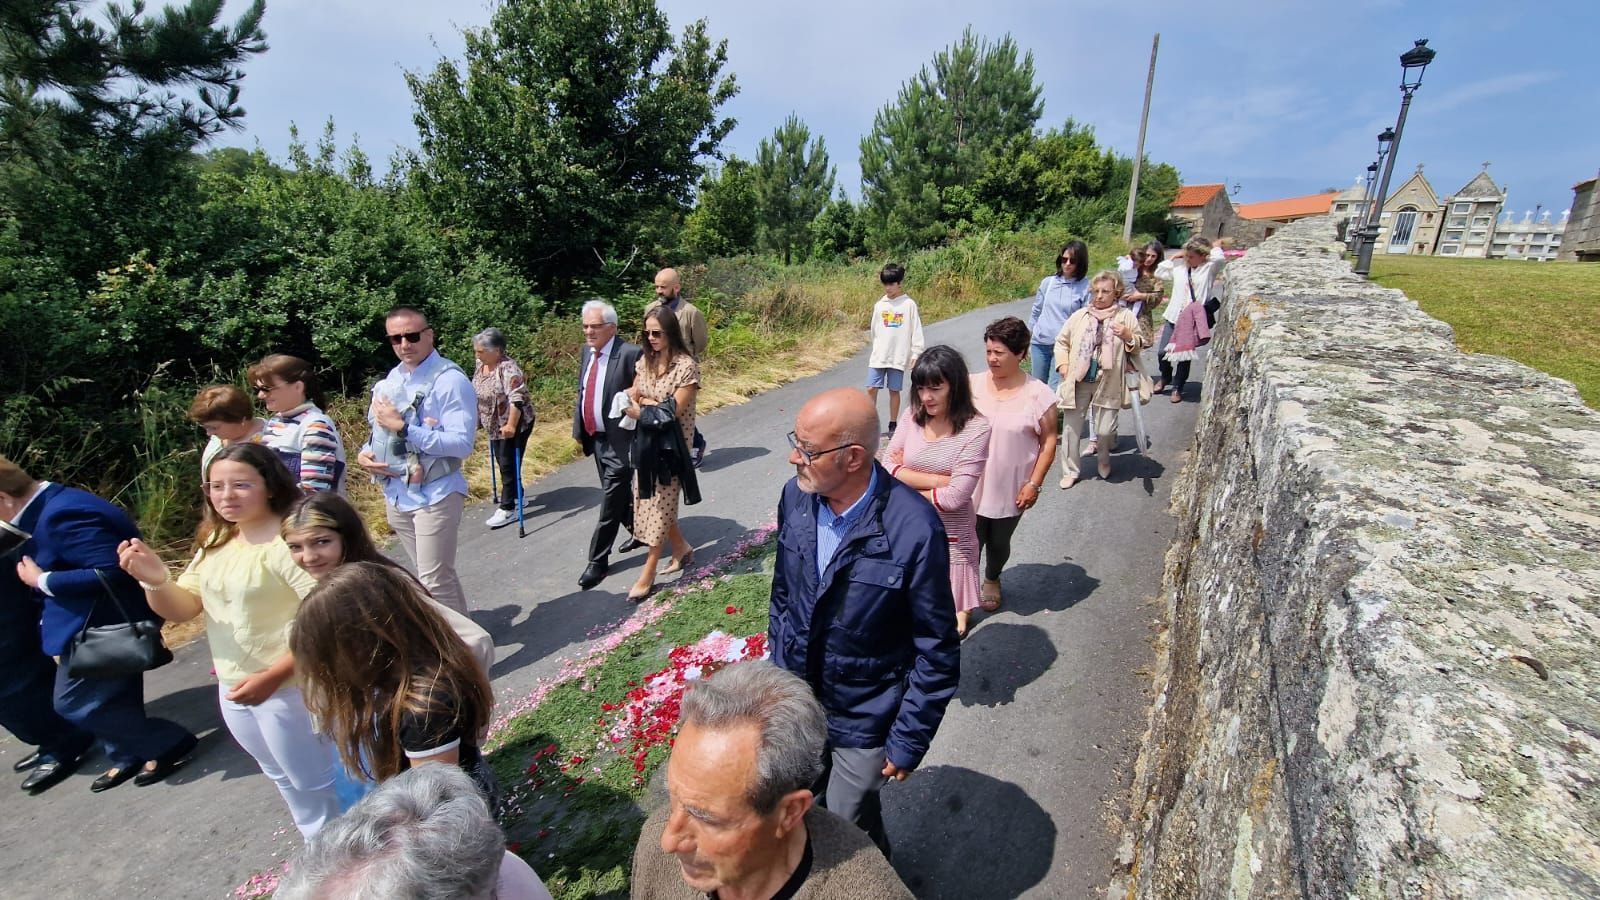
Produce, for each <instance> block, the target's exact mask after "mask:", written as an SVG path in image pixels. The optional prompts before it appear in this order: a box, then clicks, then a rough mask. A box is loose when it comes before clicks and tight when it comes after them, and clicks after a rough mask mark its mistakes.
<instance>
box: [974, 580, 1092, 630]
mask: <svg viewBox="0 0 1600 900" xmlns="http://www.w3.org/2000/svg"><path fill="white" fill-rule="evenodd" d="M1000 583H1001V584H1002V585H1004V587H1005V606H1003V607H1002V608H1001V611H1002V612H1012V613H1015V614H1017V615H1019V616H1031V615H1033V614H1034V613H1037V612H1041V611H1043V610H1052V611H1055V612H1060V611H1062V610H1065V609H1071V608H1072V607H1074V606H1076V605H1078V603H1079V602H1081V601H1082V600H1083V599H1084V598H1085V597H1088V596H1089V595H1090V594H1093V593H1094V591H1095V588H1097V587H1099V586H1100V579H1098V578H1092V577H1090V575H1089V573H1088V572H1086V571H1084V568H1083V566H1080V565H1078V564H1077V563H1072V562H1062V563H1058V564H1056V565H1053V566H1047V565H1044V564H1042V563H1022V564H1020V565H1015V566H1010V567H1008V568H1007V569H1006V570H1005V571H1004V572H1002V573H1001V575H1000ZM976 636H977V634H976V633H974V635H973V637H976Z"/></svg>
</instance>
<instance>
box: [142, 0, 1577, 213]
mask: <svg viewBox="0 0 1600 900" xmlns="http://www.w3.org/2000/svg"><path fill="white" fill-rule="evenodd" d="M658 2H659V3H660V5H661V7H662V8H663V9H664V10H665V11H666V13H667V15H668V16H669V18H670V19H671V20H672V22H673V25H674V28H675V30H676V29H679V28H681V27H682V25H683V24H685V23H687V22H689V21H691V20H693V19H695V18H701V17H703V18H706V19H707V20H708V21H709V23H710V31H711V33H712V35H713V36H715V37H722V38H727V39H728V44H729V47H728V52H729V60H730V64H729V67H730V69H731V70H732V71H733V72H734V73H735V75H736V76H737V77H738V81H739V84H740V86H741V90H740V93H739V96H738V97H737V98H735V99H734V100H733V101H732V102H731V103H730V104H729V105H728V107H727V108H726V112H727V113H728V114H730V115H732V116H734V117H736V118H737V119H738V120H739V126H738V127H737V128H736V129H735V130H734V132H733V134H732V135H731V136H730V138H729V140H728V141H727V142H726V144H725V149H726V150H728V151H731V152H735V153H738V154H739V155H741V156H745V157H750V156H753V155H754V151H755V147H756V145H757V143H758V142H759V141H760V140H761V138H762V137H764V136H766V135H767V134H770V133H771V131H772V129H773V127H774V126H776V125H777V124H778V123H779V122H781V121H782V120H783V118H784V116H786V115H787V114H788V113H789V112H791V111H793V112H795V113H797V114H798V115H799V116H800V117H801V118H802V119H803V120H805V121H806V123H807V124H808V125H810V126H811V129H812V131H813V133H819V134H821V135H823V136H824V137H825V138H826V140H827V145H828V149H829V152H830V154H831V156H832V158H833V160H834V162H835V163H836V164H837V166H838V169H839V179H840V182H841V184H843V185H844V186H845V187H846V189H847V190H849V191H850V192H851V194H852V195H854V194H856V193H857V192H858V190H859V185H858V182H859V167H858V163H857V157H858V154H859V151H858V144H859V140H860V137H861V135H862V134H864V133H865V132H866V131H868V130H869V129H870V128H871V127H872V118H873V114H874V113H875V112H876V111H877V110H878V108H879V107H881V106H882V105H883V104H885V103H886V102H889V101H890V100H892V99H893V98H894V96H895V93H896V91H897V90H898V88H899V86H900V84H901V83H902V82H903V81H905V80H906V79H907V78H909V77H911V76H912V75H913V74H914V73H915V72H916V70H917V68H918V67H919V66H921V65H922V64H924V63H925V62H927V61H928V60H930V59H931V58H932V57H933V54H934V53H936V52H937V51H938V50H939V49H940V48H942V47H944V46H946V45H947V44H949V43H951V42H953V41H955V40H956V39H957V38H959V36H960V34H961V31H962V29H963V28H964V27H965V26H967V25H968V24H971V25H972V26H973V28H974V30H975V31H976V32H977V33H979V34H981V35H985V36H989V37H999V36H1001V35H1004V34H1007V33H1009V34H1010V35H1011V36H1012V37H1013V38H1015V39H1016V40H1017V42H1018V43H1019V44H1020V45H1021V46H1022V48H1023V49H1025V50H1030V51H1032V53H1033V56H1034V63H1035V66H1036V68H1037V72H1038V77H1039V81H1040V83H1041V84H1042V86H1043V88H1044V92H1043V96H1044V118H1043V119H1042V121H1041V124H1043V125H1050V124H1057V123H1059V122H1061V121H1062V120H1064V119H1066V118H1067V117H1069V116H1070V117H1072V118H1074V119H1076V120H1078V121H1079V122H1082V123H1087V124H1089V125H1092V126H1093V127H1094V129H1095V132H1096V134H1097V135H1098V136H1099V138H1100V139H1101V141H1102V142H1103V143H1108V144H1110V145H1111V146H1114V147H1116V148H1118V149H1119V150H1121V151H1123V152H1125V153H1131V152H1132V150H1133V147H1134V144H1135V141H1136V139H1137V136H1138V127H1139V105H1140V102H1141V99H1142V93H1143V90H1144V75H1145V68H1146V64H1147V62H1148V54H1149V49H1150V38H1151V36H1152V34H1153V33H1154V32H1156V31H1159V32H1160V33H1161V52H1160V58H1159V60H1158V62H1157V69H1156V88H1155V97H1154V101H1153V103H1152V107H1151V113H1150V133H1149V136H1148V138H1147V140H1146V152H1147V153H1148V154H1149V155H1150V157H1151V158H1152V159H1155V160H1159V161H1165V162H1170V163H1172V164H1174V165H1176V166H1177V167H1178V168H1179V170H1180V171H1181V172H1182V173H1183V175H1184V180H1185V181H1186V182H1187V183H1203V182H1219V181H1220V182H1224V183H1226V184H1228V185H1230V187H1231V186H1232V185H1234V184H1236V183H1237V184H1238V185H1239V190H1238V192H1237V193H1236V195H1235V201H1236V202H1251V201H1256V200H1268V199H1273V198H1277V197H1286V196H1294V195H1297V194H1306V193H1312V192H1315V191H1317V190H1320V189H1322V188H1325V187H1338V188H1343V187H1346V186H1348V185H1349V184H1350V183H1351V182H1352V181H1353V180H1354V178H1355V176H1356V175H1357V174H1359V173H1361V172H1363V171H1364V170H1365V168H1366V165H1367V163H1368V162H1370V161H1371V160H1372V158H1373V156H1374V153H1375V149H1376V135H1377V133H1378V132H1379V131H1381V130H1382V129H1383V128H1384V127H1385V126H1386V125H1390V124H1392V123H1393V122H1394V118H1395V116H1396V114H1397V112H1398V110H1399V105H1400V91H1399V80H1400V65H1399V61H1398V58H1399V55H1400V53H1402V52H1403V51H1405V50H1406V49H1408V48H1409V47H1410V46H1411V42H1412V40H1413V39H1415V38H1422V37H1425V38H1428V39H1429V45H1430V46H1431V47H1433V48H1435V49H1436V50H1437V51H1438V54H1439V55H1438V58H1437V59H1436V60H1435V61H1434V64H1433V65H1432V66H1431V67H1429V69H1428V72H1427V75H1426V79H1425V81H1424V83H1423V85H1422V88H1421V90H1419V91H1418V93H1417V96H1416V99H1415V100H1414V101H1413V103H1412V107H1411V114H1410V117H1409V119H1408V121H1407V124H1406V130H1405V134H1404V136H1403V140H1402V146H1401V148H1400V153H1399V156H1398V157H1397V160H1396V166H1395V179H1394V185H1398V184H1399V182H1400V181H1401V180H1402V179H1403V178H1404V177H1405V175H1406V174H1408V173H1409V172H1411V171H1412V170H1413V169H1414V168H1415V167H1416V165H1417V164H1418V163H1419V162H1420V163H1425V164H1426V169H1425V172H1426V174H1427V175H1428V177H1429V180H1430V181H1431V182H1432V183H1433V185H1434V188H1435V189H1436V190H1437V191H1438V192H1439V193H1440V194H1441V195H1443V194H1448V193H1451V192H1454V191H1455V190H1457V189H1459V188H1460V187H1461V186H1462V185H1464V184H1465V183H1466V182H1467V181H1468V180H1469V179H1471V178H1472V177H1473V175H1475V174H1476V173H1477V172H1478V171H1479V170H1480V164H1481V163H1483V162H1485V161H1488V162H1492V164H1493V165H1492V166H1491V168H1490V174H1491V176H1492V177H1493V178H1494V179H1495V180H1496V182H1497V183H1499V184H1501V185H1502V186H1503V187H1506V188H1508V189H1509V191H1510V198H1509V205H1510V206H1511V208H1513V209H1515V210H1518V211H1519V212H1520V211H1521V210H1525V209H1532V208H1533V207H1534V205H1535V204H1539V205H1542V206H1543V207H1544V208H1545V209H1554V210H1556V211H1557V213H1558V214H1559V211H1560V210H1563V209H1565V208H1567V206H1569V205H1570V203H1571V199H1572V185H1573V184H1574V183H1575V182H1577V181H1580V180H1583V179H1586V178H1589V177H1592V176H1594V175H1595V174H1596V172H1597V170H1600V54H1597V53H1595V51H1594V41H1595V38H1596V36H1597V35H1600V2H1594V0H1558V2H1549V3H1545V4H1539V5H1524V4H1517V3H1512V2H1507V0H1502V2H1497V3H1487V2H1457V3H1444V2H1404V0H1339V2H1325V0H1324V2H1300V0H1289V2H1274V0H1258V2H1238V0H1216V2H1210V3H1194V2H1181V3H1178V2H1166V0H1155V2H1142V3H1128V2H1121V3H1109V2H1102V0H1088V2H1085V0H1073V2H1069V3H1062V2H1059V0H1057V2H1041V0H1011V2H1008V0H992V2H989V3H983V4H975V3H971V2H956V0H919V2H909V0H854V2H844V0H812V2H810V3H808V4H805V5H804V6H802V5H800V4H792V3H761V2H750V0H658ZM158 5H159V0H156V2H153V3H152V6H158ZM242 6H243V3H242V2H241V0H230V3H229V5H228V8H227V9H228V12H230V13H234V14H236V13H237V10H239V9H240V8H242ZM1524 10H1534V12H1532V13H1529V12H1525V11H1524ZM488 19H489V6H488V5H487V4H486V3H483V2H482V0H469V2H465V3H446V2H438V0H383V2H380V0H268V6H267V17H266V21H265V28H266V31H267V35H268V41H269V43H270V44H271V46H272V49H271V50H270V51H268V52H267V53H266V54H265V55H263V56H262V57H259V58H258V59H256V60H255V61H254V62H252V63H251V64H250V65H249V67H248V69H247V72H248V77H247V78H246V80H245V84H244V89H243V96H242V98H241V99H242V103H243V104H244V106H245V107H246V108H247V110H248V115H247V117H246V121H247V125H246V128H245V130H244V131H242V132H238V133H234V134H230V135H227V136H225V137H224V138H223V139H222V140H221V143H223V144H231V145H237V146H244V147H251V146H255V145H256V144H257V143H259V144H260V146H261V147H263V148H264V149H265V150H266V151H267V152H268V153H270V154H272V155H273V156H274V157H282V155H283V153H284V150H285V148H286V146H287V144H288V128H289V125H290V123H291V122H294V123H298V124H299V126H300V128H301V131H302V133H303V134H307V135H310V136H315V134H317V133H318V132H319V131H320V129H321V126H322V123H323V122H324V121H326V120H327V119H329V118H330V117H331V118H332V119H333V120H334V121H335V123H336V125H337V127H338V130H339V139H340V142H341V144H343V143H345V142H348V141H349V139H350V138H351V136H352V135H359V137H360V140H361V144H362V146H363V147H364V148H365V149H366V150H367V152H368V153H369V154H370V155H372V156H373V157H374V158H375V159H379V160H381V159H385V158H387V157H388V156H389V155H390V154H391V153H392V152H393V151H394V150H396V149H397V148H400V147H405V146H412V145H414V143H415V140H416V131H415V126H414V125H413V124H412V121H411V111H412V104H411V98H410V95H409V93H408V92H407V91H406V87H405V83H404V81H403V80H402V77H401V76H402V72H403V71H405V70H421V69H426V68H429V67H430V66H431V65H432V64H433V63H434V62H435V61H437V60H438V59H439V58H440V57H441V56H451V57H459V55H460V52H461V37H460V34H459V29H460V28H462V27H473V26H481V25H483V24H486V23H487V22H488Z"/></svg>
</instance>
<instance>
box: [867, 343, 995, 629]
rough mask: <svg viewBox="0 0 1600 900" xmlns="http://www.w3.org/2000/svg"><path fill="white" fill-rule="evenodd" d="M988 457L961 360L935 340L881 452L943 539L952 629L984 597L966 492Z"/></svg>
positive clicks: (985, 430) (984, 424)
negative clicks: (931, 514) (924, 501)
mask: <svg viewBox="0 0 1600 900" xmlns="http://www.w3.org/2000/svg"><path fill="white" fill-rule="evenodd" d="M988 460H989V420H988V419H985V418H984V417H983V416H982V415H980V414H979V413H978V408H977V406H975V405H974V404H973V402H972V387H971V385H970V383H969V382H968V380H967V362H966V360H964V359H962V358H961V354H960V353H958V352H957V351H956V350H955V349H954V348H951V347H947V346H945V345H943V344H940V345H939V346H936V347H929V348H928V349H927V350H924V351H923V353H922V356H920V357H918V359H917V363H916V365H914V366H912V368H911V403H910V404H909V405H908V406H907V408H906V411H905V412H904V413H903V414H902V415H901V416H900V425H899V427H898V428H896V429H895V432H894V438H893V439H892V440H890V441H889V447H888V449H886V450H884V452H883V464H884V466H885V467H887V468H888V469H889V473H890V474H891V475H893V476H894V477H895V478H898V479H899V480H901V481H903V482H905V483H906V484H907V485H909V486H911V487H913V488H916V489H917V490H919V491H921V492H922V495H923V496H924V497H927V498H928V501H929V502H930V503H932V504H933V508H934V509H936V510H938V511H939V518H940V519H941V520H942V521H943V522H944V530H945V534H946V536H947V537H948V538H949V540H950V593H952V594H954V595H955V600H956V633H957V634H959V635H960V636H962V637H966V636H967V619H968V617H969V616H970V615H971V613H972V610H973V609H975V608H976V607H977V606H978V605H979V604H980V603H981V602H982V600H983V595H982V591H981V588H980V586H979V579H978V519H977V512H976V510H975V507H974V506H973V502H972V498H973V494H974V492H975V491H976V490H977V488H978V480H979V479H980V478H982V477H983V468H984V464H985V463H987V462H988Z"/></svg>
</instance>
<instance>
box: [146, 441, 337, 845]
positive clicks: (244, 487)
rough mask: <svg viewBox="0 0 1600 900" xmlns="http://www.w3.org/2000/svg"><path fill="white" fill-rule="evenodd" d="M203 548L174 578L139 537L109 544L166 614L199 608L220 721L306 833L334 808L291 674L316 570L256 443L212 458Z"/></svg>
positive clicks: (180, 615)
mask: <svg viewBox="0 0 1600 900" xmlns="http://www.w3.org/2000/svg"><path fill="white" fill-rule="evenodd" d="M207 478H208V480H207V481H206V482H205V488H206V491H205V493H206V508H205V515H204V518H203V519H202V520H201V522H200V530H199V533H198V534H197V536H196V540H195V543H196V545H197V546H198V547H199V548H200V549H199V551H198V552H197V553H196V554H195V557H194V560H193V561H192V562H190V563H189V567H188V568H187V569H185V570H184V573H183V574H182V575H180V576H179V577H178V579H177V581H172V580H169V578H168V573H167V567H166V565H165V564H164V563H162V562H161V559H160V557H158V556H156V554H155V553H154V552H152V551H151V550H150V548H149V547H147V546H145V544H144V543H143V542H142V541H138V540H132V541H126V542H124V543H123V544H122V546H120V547H119V548H117V554H118V557H119V561H120V563H121V565H122V568H123V570H124V571H126V572H127V573H128V574H130V575H132V576H133V577H135V578H137V579H139V581H140V583H141V584H143V585H144V589H145V592H146V596H147V597H148V599H149V601H150V608H151V609H152V610H154V611H155V612H156V613H157V614H158V615H160V616H162V617H163V618H165V619H167V620H168V621H171V622H184V621H187V620H189V619H192V618H194V617H195V616H198V615H200V614H202V613H204V614H205V622H206V639H207V640H208V641H209V642H210V643H211V656H212V659H213V660H214V661H215V663H216V668H217V680H218V681H219V682H220V683H221V694H222V699H221V703H222V719H223V721H224V722H225V723H227V726H228V731H230V732H232V734H233V737H234V740H236V741H238V742H239V745H240V746H242V747H244V749H245V750H246V751H248V752H249V754H250V755H251V756H253V757H255V759H256V763H257V764H259V765H260V766H261V771H262V772H263V773H265V774H266V776H267V777H268V778H270V779H272V781H273V783H274V784H276V785H277V786H278V791H279V792H280V793H281V794H283V799H284V801H285V802H286V803H287V804H288V805H289V812H290V814H291V815H292V816H293V817H294V824H295V826H296V827H297V828H299V829H300V833H301V834H302V835H304V836H305V837H307V838H310V837H311V836H312V835H314V834H316V833H317V831H318V830H319V829H321V828H322V826H323V824H324V823H326V822H328V821H329V820H331V819H332V818H334V817H335V816H337V815H338V814H339V804H338V798H337V797H336V795H335V794H334V769H333V765H334V751H333V747H332V744H331V743H330V742H329V741H328V739H327V738H325V737H323V736H322V735H319V734H317V733H316V731H315V729H314V728H313V725H312V721H311V714H310V713H309V712H308V711H307V710H306V705H305V701H304V699H302V697H301V695H300V689H299V687H298V686H297V685H296V683H295V679H294V657H293V656H292V655H291V654H290V653H289V629H290V627H291V625H292V624H293V622H294V617H295V613H296V612H298V611H299V609H300V600H301V598H303V597H305V595H306V594H308V593H310V592H311V589H312V588H314V587H316V584H317V582H316V579H315V578H312V577H311V576H310V575H309V574H307V573H306V572H305V570H303V569H301V568H300V567H299V566H297V565H295V563H294V560H293V558H291V557H290V555H289V548H288V546H287V545H286V544H284V542H283V538H282V537H280V536H279V534H278V529H279V524H280V523H281V521H282V519H283V515H284V513H286V512H287V511H288V509H289V507H290V505H291V504H293V503H294V501H295V499H296V498H297V497H298V496H299V495H300V490H299V488H298V487H296V486H295V481H294V478H293V477H292V476H291V475H290V474H289V470H288V469H285V468H284V466H283V463H282V462H281V461H280V460H279V459H278V457H277V455H276V454H274V453H273V452H272V451H271V450H269V449H267V448H266V447H264V446H261V445H260V444H230V445H228V446H227V447H224V448H223V449H222V451H221V452H219V453H218V454H217V455H216V457H215V458H214V459H213V460H212V461H211V468H210V469H209V470H208V473H207Z"/></svg>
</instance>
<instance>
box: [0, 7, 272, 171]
mask: <svg viewBox="0 0 1600 900" xmlns="http://www.w3.org/2000/svg"><path fill="white" fill-rule="evenodd" d="M222 4H223V0H190V2H189V3H187V4H185V5H184V6H182V7H176V8H173V7H169V8H167V9H164V10H162V13H161V15H160V16H159V17H156V16H146V15H145V14H144V10H145V6H144V3H142V2H134V3H133V4H131V5H130V6H128V7H123V6H121V5H119V4H111V5H109V6H107V7H106V8H105V11H104V15H105V20H106V21H105V25H104V26H102V25H100V24H97V23H95V22H93V21H91V20H89V19H88V18H86V17H85V16H84V15H83V14H82V13H81V12H80V10H79V7H81V6H83V5H84V4H83V3H82V2H81V0H6V2H5V3H3V4H0V158H3V159H9V160H14V159H17V158H27V159H29V160H30V161H32V162H35V163H40V164H48V163H50V162H51V161H52V160H53V158H56V157H57V155H58V154H60V153H62V152H67V153H70V152H73V151H77V150H81V149H84V148H86V147H91V146H105V147H108V148H110V149H112V150H114V151H116V152H121V153H123V154H132V153H140V152H145V151H148V150H150V149H152V148H159V149H163V150H171V151H176V152H182V151H187V150H189V149H190V148H192V147H194V146H195V145H197V144H200V143H202V142H203V141H205V140H207V139H208V138H211V137H213V136H215V135H216V134H218V133H220V132H221V131H223V130H224V129H227V128H230V127H237V126H238V125H239V120H240V118H241V117H243V116H244V109H243V108H241V107H240V106H239V105H238V101H239V82H240V80H241V79H243V78H244V71H243V70H242V69H241V68H240V66H241V65H242V64H243V63H244V62H245V61H246V60H247V59H248V58H250V57H251V56H254V55H256V54H258V53H261V52H263V51H265V50H266V49H267V44H266V35H265V34H264V33H263V32H262V31H261V17H262V13H263V12H264V11H265V3H264V0H254V2H252V3H251V4H250V6H249V7H247V8H246V9H245V11H244V13H243V14H242V15H241V16H240V17H239V19H238V20H237V21H236V22H235V23H234V24H233V25H232V26H231V27H230V26H226V25H222V26H219V25H218V24H217V20H218V18H219V17H220V16H221V13H222ZM179 88H188V89H192V90H193V92H194V93H193V95H192V97H183V96H180V95H179V94H178V93H177V91H176V90H175V89H179Z"/></svg>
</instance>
